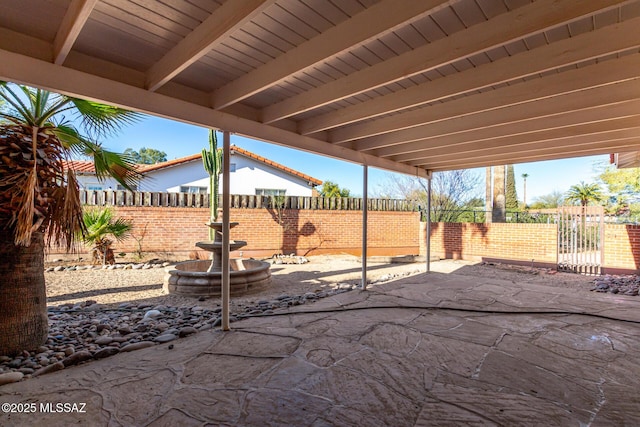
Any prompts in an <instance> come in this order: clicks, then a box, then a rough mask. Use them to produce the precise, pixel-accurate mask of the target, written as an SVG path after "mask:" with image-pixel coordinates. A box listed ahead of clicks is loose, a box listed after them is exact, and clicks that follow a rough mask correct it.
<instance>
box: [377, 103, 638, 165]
mask: <svg viewBox="0 0 640 427" xmlns="http://www.w3.org/2000/svg"><path fill="white" fill-rule="evenodd" d="M638 112H640V99H634V100H631V101H627V102H622V103H619V104H616V105H605V106H601V107H594V108H588V109H584V110H576V111H568V112H566V113H562V114H557V115H554V116H545V117H539V118H534V119H530V120H525V121H521V122H516V123H506V124H501V125H496V126H491V127H488V128H485V129H470V130H466V131H463V132H457V133H452V134H449V135H443V136H437V137H433V138H425V139H422V140H418V141H413V142H409V143H406V144H401V145H393V146H390V147H384V148H380V149H378V150H374V151H373V152H372V154H375V155H376V156H381V157H398V156H402V155H408V156H411V155H413V154H414V153H417V152H424V151H426V150H430V149H438V148H441V147H458V146H460V147H462V148H463V147H464V146H465V144H468V143H470V142H471V143H472V142H474V141H489V140H494V139H499V138H504V137H507V138H511V137H518V136H520V135H529V134H533V133H536V132H546V131H549V130H558V129H565V128H571V127H573V126H580V125H588V124H597V123H603V122H608V121H610V122H616V123H620V121H621V120H626V119H627V118H629V117H636V116H637V115H638ZM635 120H638V118H637V117H636V118H635Z"/></svg>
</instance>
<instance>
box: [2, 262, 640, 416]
mask: <svg viewBox="0 0 640 427" xmlns="http://www.w3.org/2000/svg"><path fill="white" fill-rule="evenodd" d="M576 313H578V314H576ZM638 321H640V302H639V301H637V298H634V297H624V296H613V295H605V294H596V293H584V292H580V293H577V292H575V291H572V290H568V289H555V288H551V287H546V286H539V285H527V286H526V287H521V286H519V285H517V284H514V283H512V282H510V281H500V280H491V279H485V278H473V277H468V276H458V275H455V274H440V273H431V274H428V275H427V274H421V275H417V276H412V277H409V278H405V279H402V280H399V281H395V282H390V283H386V284H383V285H379V286H373V287H371V288H370V290H367V291H352V292H348V293H344V294H339V295H336V296H334V297H330V298H325V299H323V300H321V301H318V302H317V303H315V304H313V305H305V306H299V307H296V308H295V310H293V309H292V310H291V311H288V312H285V313H283V312H280V313H277V314H276V315H273V316H267V317H258V318H250V319H246V320H243V321H240V322H237V323H234V324H232V327H233V330H232V331H230V332H226V333H223V332H220V331H205V332H202V333H198V334H196V335H192V336H189V337H187V338H184V339H180V340H175V341H171V342H170V343H165V344H161V345H157V346H154V347H150V348H145V349H142V350H138V351H134V352H130V353H121V354H118V355H116V356H113V357H110V358H108V359H103V360H99V361H95V362H91V363H89V364H86V365H79V366H77V367H73V368H70V369H65V370H63V371H59V372H54V373H51V374H47V375H43V376H41V377H37V378H33V379H30V380H28V381H23V382H20V383H14V384H8V385H5V386H2V387H0V401H1V402H2V403H5V404H6V403H9V404H11V403H16V404H17V403H28V404H29V403H35V404H36V411H35V412H34V413H28V414H25V413H23V414H18V413H0V425H3V426H4V425H8V426H35V425H38V426H40V425H42V426H44V425H46V426H48V427H53V426H67V425H76V424H77V425H85V426H86V425H89V426H93V425H96V426H203V425H247V426H249V425H256V426H262V425H287V426H327V425H340V426H345V425H357V426H414V425H416V426H432V425H478V426H487V425H489V426H490V425H509V426H512V425H525V426H529V425H545V426H553V425H557V426H567V425H575V426H578V425H584V426H589V425H593V426H596V425H638V424H640V395H639V394H638V393H637V379H638V377H639V375H640V360H639V358H638V354H640V324H638V323H636V322H638ZM58 402H66V403H75V404H77V405H76V406H78V405H79V404H86V405H85V406H84V407H83V408H77V409H83V410H84V411H85V412H84V413H78V412H69V411H67V410H66V409H70V410H72V409H74V407H73V406H67V407H64V406H62V408H61V409H62V410H61V412H51V411H49V412H47V411H46V409H47V408H49V407H48V406H47V405H48V404H49V403H58ZM17 406H18V405H14V407H17ZM3 408H4V407H3ZM51 408H53V409H55V408H56V407H55V406H53V407H51Z"/></svg>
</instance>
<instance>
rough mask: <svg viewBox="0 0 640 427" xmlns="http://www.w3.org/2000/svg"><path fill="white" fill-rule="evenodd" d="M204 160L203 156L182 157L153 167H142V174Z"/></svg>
mask: <svg viewBox="0 0 640 427" xmlns="http://www.w3.org/2000/svg"><path fill="white" fill-rule="evenodd" d="M201 158H202V154H200V153H198V154H192V155H190V156H185V157H180V158H178V159H173V160H167V161H166V162H161V163H155V164H153V165H141V168H140V172H142V173H145V172H150V171H154V170H158V169H164V168H169V167H171V166H176V165H181V164H183V163H189V162H192V161H194V160H199V159H201Z"/></svg>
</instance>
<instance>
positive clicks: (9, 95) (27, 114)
mask: <svg viewBox="0 0 640 427" xmlns="http://www.w3.org/2000/svg"><path fill="white" fill-rule="evenodd" d="M0 83H1V84H0V99H2V100H4V101H5V102H7V103H8V104H9V105H11V106H12V107H13V108H14V109H15V110H16V113H17V114H15V115H13V114H9V113H3V117H4V118H6V119H7V120H10V121H11V122H12V123H16V124H23V123H24V124H28V125H31V126H33V125H34V124H35V123H34V122H35V120H34V115H33V113H32V112H31V111H30V109H29V107H28V106H27V105H26V104H25V103H24V102H23V101H22V99H21V98H20V96H19V95H18V94H17V93H15V92H14V91H13V90H12V89H11V86H9V85H8V84H7V82H0Z"/></svg>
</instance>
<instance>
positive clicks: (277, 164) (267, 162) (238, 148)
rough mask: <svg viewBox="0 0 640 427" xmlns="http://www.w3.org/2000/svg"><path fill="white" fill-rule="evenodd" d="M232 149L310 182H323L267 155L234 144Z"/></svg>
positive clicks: (316, 183)
mask: <svg viewBox="0 0 640 427" xmlns="http://www.w3.org/2000/svg"><path fill="white" fill-rule="evenodd" d="M230 150H231V151H235V152H236V153H238V154H241V155H243V156H245V157H249V158H251V159H254V160H257V161H259V162H262V163H264V164H267V165H269V166H272V167H274V168H276V169H280V170H282V171H284V172H287V173H290V174H291V175H295V176H297V177H299V178H302V179H304V180H305V181H308V182H310V183H311V184H313V185H321V184H322V181H321V180H319V179H317V178H314V177H312V176H309V175H307V174H304V173H302V172H299V171H297V170H294V169H291V168H289V167H286V166H284V165H281V164H280V163H276V162H274V161H273V160H269V159H267V158H265V157H262V156H259V155H257V154H255V153H252V152H250V151H247V150H245V149H244V148H240V147H238V146H235V145H232V146H231V147H230Z"/></svg>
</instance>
